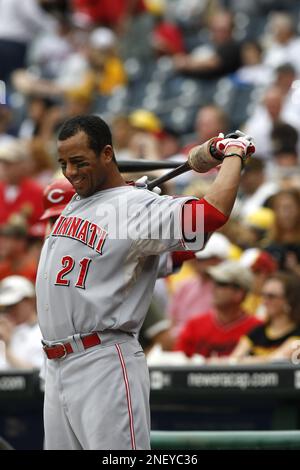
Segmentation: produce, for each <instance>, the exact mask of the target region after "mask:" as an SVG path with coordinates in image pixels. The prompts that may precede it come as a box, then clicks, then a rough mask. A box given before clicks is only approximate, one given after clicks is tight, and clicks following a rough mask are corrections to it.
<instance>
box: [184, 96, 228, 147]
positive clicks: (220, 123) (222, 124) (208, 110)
mask: <svg viewBox="0 0 300 470" xmlns="http://www.w3.org/2000/svg"><path fill="white" fill-rule="evenodd" d="M228 125H229V122H228V116H227V114H226V113H225V111H224V110H223V109H222V108H221V107H220V106H217V105H215V104H209V105H207V106H202V107H201V108H200V109H199V111H198V112H197V115H196V119H195V137H196V141H195V142H194V143H192V144H189V145H187V146H186V147H184V148H183V152H184V153H186V154H188V152H189V150H190V149H191V148H192V147H193V146H194V145H199V144H202V143H203V142H206V141H207V140H209V139H211V138H212V137H214V136H215V135H218V132H219V129H224V132H225V133H226V131H227V130H228Z"/></svg>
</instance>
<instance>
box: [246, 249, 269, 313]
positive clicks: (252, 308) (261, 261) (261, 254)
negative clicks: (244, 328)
mask: <svg viewBox="0 0 300 470" xmlns="http://www.w3.org/2000/svg"><path fill="white" fill-rule="evenodd" d="M239 262H240V263H241V264H242V266H245V267H246V268H248V269H251V271H252V273H253V283H252V288H251V290H250V291H249V292H248V294H247V296H246V299H245V300H244V302H243V308H244V309H245V311H246V312H247V313H249V314H250V315H251V314H252V315H254V314H255V315H256V316H258V317H259V318H261V319H264V317H265V310H264V308H263V305H262V300H263V299H262V295H261V291H262V287H263V285H264V283H265V281H266V280H267V279H268V278H269V276H271V275H272V274H274V273H275V271H277V263H276V261H275V259H274V258H273V257H272V256H271V255H270V254H269V253H267V252H266V251H264V250H261V249H258V248H249V249H248V250H245V251H244V252H243V254H242V256H241V257H240V258H239Z"/></svg>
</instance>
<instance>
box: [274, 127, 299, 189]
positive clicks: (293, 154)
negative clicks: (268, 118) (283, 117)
mask: <svg viewBox="0 0 300 470" xmlns="http://www.w3.org/2000/svg"><path fill="white" fill-rule="evenodd" d="M271 138H272V147H273V159H272V163H271V164H270V165H269V166H268V169H267V174H268V178H269V179H272V180H273V181H274V180H277V181H280V182H281V186H282V185H283V181H284V182H285V183H286V184H289V181H290V180H291V181H292V180H293V178H294V177H298V178H299V158H298V132H297V130H296V129H295V128H294V127H293V126H291V125H289V124H286V123H284V122H279V123H277V124H276V125H275V126H274V127H273V130H272V133H271Z"/></svg>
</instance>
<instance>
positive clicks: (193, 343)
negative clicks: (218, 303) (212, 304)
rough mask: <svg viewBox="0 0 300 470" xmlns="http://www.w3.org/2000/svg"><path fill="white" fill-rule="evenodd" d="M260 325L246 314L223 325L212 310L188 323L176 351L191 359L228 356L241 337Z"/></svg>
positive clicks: (178, 341) (259, 322) (179, 338)
mask: <svg viewBox="0 0 300 470" xmlns="http://www.w3.org/2000/svg"><path fill="white" fill-rule="evenodd" d="M260 324H261V321H260V320H258V319H257V318H255V317H254V316H249V315H246V314H245V313H244V312H241V316H240V317H239V318H238V319H237V320H235V321H232V322H230V323H226V324H222V323H220V322H219V321H218V319H217V317H216V313H215V312H214V311H213V310H211V311H209V312H207V313H205V314H203V315H201V316H197V317H194V318H192V319H191V320H190V321H189V322H188V323H187V325H186V326H185V327H184V329H183V330H182V331H181V334H180V335H179V337H178V340H177V342H176V344H175V350H176V351H183V352H184V353H185V354H186V355H187V356H189V357H190V356H193V354H201V355H202V356H204V357H210V356H228V355H229V354H230V353H231V352H232V351H233V349H234V348H235V346H236V345H237V343H238V341H239V339H240V337H241V336H243V335H244V334H246V333H248V332H249V331H251V330H252V329H253V328H254V327H256V326H257V325H260Z"/></svg>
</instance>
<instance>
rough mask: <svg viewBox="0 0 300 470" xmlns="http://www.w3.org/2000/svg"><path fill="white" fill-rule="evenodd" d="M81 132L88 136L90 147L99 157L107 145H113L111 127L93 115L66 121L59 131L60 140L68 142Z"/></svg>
mask: <svg viewBox="0 0 300 470" xmlns="http://www.w3.org/2000/svg"><path fill="white" fill-rule="evenodd" d="M81 131H82V132H84V133H85V134H86V135H87V137H88V140H89V147H90V149H91V150H93V151H94V152H95V154H96V155H97V156H99V155H100V153H101V152H102V150H103V149H104V147H105V146H106V145H112V135H111V131H110V128H109V126H108V125H107V124H106V122H105V121H103V119H101V118H100V117H99V116H93V115H80V116H75V117H73V118H71V119H68V120H67V121H65V122H64V123H63V125H62V127H61V128H60V130H59V133H58V140H67V139H69V138H70V137H73V136H74V135H76V134H77V133H78V132H81ZM114 161H115V157H114Z"/></svg>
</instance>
